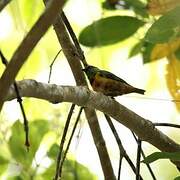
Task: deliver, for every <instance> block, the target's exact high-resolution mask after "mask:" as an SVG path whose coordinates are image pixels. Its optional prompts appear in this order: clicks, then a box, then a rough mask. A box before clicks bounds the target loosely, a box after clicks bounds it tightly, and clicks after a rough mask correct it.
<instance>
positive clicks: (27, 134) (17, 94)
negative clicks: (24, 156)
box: [0, 50, 30, 150]
mask: <svg viewBox="0 0 180 180" xmlns="http://www.w3.org/2000/svg"><path fill="white" fill-rule="evenodd" d="M0 57H1V60H2V63H3V64H4V65H5V66H6V67H7V65H8V61H7V59H6V58H5V56H4V55H3V53H2V51H1V50H0ZM13 85H14V89H15V92H16V96H17V101H18V103H19V106H20V109H21V112H22V115H23V119H24V131H25V146H26V147H27V150H29V146H30V143H29V127H28V120H27V117H26V113H25V110H24V107H23V104H22V98H21V96H20V94H19V90H18V86H17V83H16V82H14V83H13Z"/></svg>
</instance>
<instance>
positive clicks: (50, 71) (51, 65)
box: [48, 49, 62, 83]
mask: <svg viewBox="0 0 180 180" xmlns="http://www.w3.org/2000/svg"><path fill="white" fill-rule="evenodd" d="M61 51H62V49H61V50H59V51H58V53H57V54H56V56H55V57H54V59H53V61H52V63H51V64H50V70H49V78H48V83H50V80H51V73H52V67H53V65H54V62H55V60H56V58H57V57H58V55H59V54H60V52H61Z"/></svg>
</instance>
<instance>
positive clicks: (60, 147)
mask: <svg viewBox="0 0 180 180" xmlns="http://www.w3.org/2000/svg"><path fill="white" fill-rule="evenodd" d="M74 108H75V104H72V105H71V108H70V111H69V113H68V117H67V120H66V124H65V127H64V130H63V135H62V138H61V141H60V146H59V152H58V156H57V162H56V173H55V177H54V179H55V180H58V177H59V175H60V174H59V169H60V162H61V158H62V152H63V147H64V142H65V139H66V135H67V131H68V128H69V124H70V120H71V117H72V114H73V110H74Z"/></svg>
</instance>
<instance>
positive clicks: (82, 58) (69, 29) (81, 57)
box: [61, 11, 88, 67]
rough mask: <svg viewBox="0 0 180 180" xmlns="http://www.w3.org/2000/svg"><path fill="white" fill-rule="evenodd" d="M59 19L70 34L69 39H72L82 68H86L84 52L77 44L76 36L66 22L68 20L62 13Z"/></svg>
mask: <svg viewBox="0 0 180 180" xmlns="http://www.w3.org/2000/svg"><path fill="white" fill-rule="evenodd" d="M61 17H62V20H63V22H64V24H65V25H66V28H67V30H68V32H69V34H70V36H71V38H72V40H73V42H74V45H75V47H76V49H77V52H78V56H79V58H80V60H81V61H82V63H83V65H84V67H87V66H88V63H87V62H86V58H85V56H84V52H83V50H82V49H81V47H80V44H79V42H78V40H77V38H76V35H75V33H74V31H73V29H72V27H71V24H70V23H69V20H68V18H67V17H66V15H65V13H64V12H63V11H62V13H61Z"/></svg>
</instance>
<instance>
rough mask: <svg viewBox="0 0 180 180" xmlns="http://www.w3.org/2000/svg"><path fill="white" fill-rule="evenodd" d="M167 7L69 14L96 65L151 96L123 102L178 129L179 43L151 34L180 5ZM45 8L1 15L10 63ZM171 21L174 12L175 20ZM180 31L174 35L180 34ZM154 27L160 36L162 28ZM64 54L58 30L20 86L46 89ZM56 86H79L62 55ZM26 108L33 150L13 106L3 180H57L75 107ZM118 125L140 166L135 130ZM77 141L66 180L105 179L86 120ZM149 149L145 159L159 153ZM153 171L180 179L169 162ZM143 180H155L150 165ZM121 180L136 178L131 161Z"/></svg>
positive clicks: (6, 119) (3, 138)
mask: <svg viewBox="0 0 180 180" xmlns="http://www.w3.org/2000/svg"><path fill="white" fill-rule="evenodd" d="M153 2H154V4H153V5H154V6H152V3H153ZM157 2H159V3H161V4H160V5H161V6H163V11H162V8H161V9H160V10H158V7H160V5H159V4H158V5H157V6H155V5H156V3H157ZM166 2H167V0H166V1H165V0H164V1H162V2H161V1H149V2H147V1H141V0H138V1H137V0H134V1H132V0H129V1H126V0H124V1H113V0H112V1H110V0H109V1H105V0H104V1H103V0H69V1H67V3H66V5H65V7H64V12H65V14H66V16H67V18H68V19H69V21H70V23H71V26H72V27H73V30H74V32H75V34H76V35H77V37H78V38H79V41H80V43H81V47H82V48H83V50H84V54H85V57H86V60H87V62H88V63H89V64H91V65H94V66H97V67H99V68H101V69H105V70H108V71H111V72H113V73H114V74H116V75H117V76H119V77H121V78H122V79H124V80H125V81H127V82H128V83H130V84H131V85H133V86H135V87H138V88H142V89H145V90H146V94H145V95H144V96H142V95H137V94H129V95H123V96H120V97H117V98H116V100H117V101H119V103H121V104H123V105H125V106H126V107H127V108H129V109H131V110H132V111H134V112H135V113H137V114H139V115H140V116H142V117H144V118H145V119H148V120H151V121H153V122H166V123H176V124H178V123H179V120H180V118H179V117H180V116H179V111H180V103H179V102H180V59H179V57H180V56H179V55H180V53H179V52H180V50H179V49H180V40H179V36H175V35H174V34H170V35H167V33H166V34H165V33H164V31H163V32H162V36H160V37H161V39H160V38H159V36H157V34H156V37H158V38H159V39H160V40H159V39H158V38H157V39H158V40H157V39H155V35H154V36H153V35H152V34H153V32H154V29H153V26H152V24H153V25H155V22H156V20H157V19H158V18H159V17H161V16H162V15H163V14H166V13H167V14H168V13H169V12H171V11H172V9H174V8H175V7H176V6H177V4H176V3H175V1H173V0H171V3H172V4H171V5H169V6H168V8H166V6H165V5H166V4H165V3H166ZM163 3H164V4H163ZM168 3H169V1H168ZM152 7H153V8H152ZM155 7H156V8H155ZM43 9H44V4H43V1H36V0H31V1H28V0H24V1H18V0H12V1H11V3H10V4H9V5H8V6H7V7H6V8H5V9H4V10H2V11H1V12H0V49H1V50H2V52H3V53H4V55H5V56H6V58H7V59H8V60H10V59H11V57H12V55H13V53H14V52H15V50H16V48H17V47H18V45H19V44H20V43H21V41H22V40H23V38H24V37H25V36H26V34H27V32H28V31H29V30H30V28H31V27H32V25H33V24H34V23H35V22H36V20H37V19H38V17H39V16H40V15H41V13H42V12H43ZM172 14H173V13H172V12H171V14H170V15H172ZM108 18H109V19H108ZM162 21H163V20H162ZM108 23H109V24H108ZM118 23H119V24H118ZM160 23H161V22H160ZM165 24H167V22H166V23H165ZM158 25H159V24H158ZM163 25H164V24H162V26H161V29H162V30H163ZM179 26H180V25H179V24H178V25H177V26H175V27H174V26H173V28H176V29H177V27H178V28H179ZM155 28H157V29H156V30H157V31H158V27H157V26H155ZM167 28H168V27H166V29H167ZM150 29H151V30H150ZM157 31H156V32H157ZM99 32H100V33H99ZM178 32H179V31H178ZM163 33H164V34H165V35H164V34H163ZM176 33H177V32H176ZM179 34H180V33H179ZM169 36H171V37H170V38H171V39H170V38H169ZM172 36H173V38H172ZM174 36H175V37H174ZM163 37H164V39H163ZM153 38H154V39H155V40H154V39H153ZM148 39H150V40H149V41H148ZM152 39H153V40H152ZM167 39H168V40H167ZM169 39H170V40H169ZM151 40H152V41H151ZM60 49H61V47H60V45H59V43H58V41H57V38H56V35H55V33H54V30H53V28H52V27H51V28H50V29H49V30H48V32H47V33H46V34H45V36H44V37H43V38H42V39H41V40H40V42H39V43H38V44H37V46H36V47H35V49H34V50H33V52H32V54H31V55H30V56H29V58H28V61H27V62H26V64H25V65H24V66H23V68H22V69H21V71H20V73H19V74H18V76H17V78H16V79H17V80H22V79H36V80H37V81H40V82H45V83H47V82H48V77H49V72H50V64H51V63H52V61H53V59H54V57H55V56H56V54H57V53H58V51H59V50H60ZM3 71H4V66H3V64H2V63H0V73H1V74H2V73H3ZM50 83H54V84H58V85H75V81H74V79H73V75H72V72H71V69H70V67H69V65H68V63H67V60H66V58H65V56H64V55H63V53H62V52H61V53H60V54H59V56H58V58H57V59H56V61H55V63H54V65H53V69H52V75H51V82H50ZM173 100H175V101H173ZM178 101H179V102H178ZM23 105H24V107H25V112H26V115H27V118H28V120H29V127H30V144H31V146H30V151H29V152H28V153H27V152H26V148H25V146H24V129H23V119H22V115H21V111H20V108H19V105H18V103H17V100H13V101H10V102H6V103H5V104H4V107H3V111H2V112H1V117H0V147H1V153H0V179H2V180H4V179H18V180H19V179H38V180H39V179H52V177H53V175H54V173H55V160H56V155H57V152H58V144H59V142H60V137H61V135H62V130H63V127H64V124H65V121H66V118H67V115H68V111H69V108H70V106H71V105H70V104H69V103H61V104H55V105H54V104H51V103H49V102H46V101H43V100H38V99H33V98H23ZM78 111H79V107H76V109H75V110H74V113H73V119H72V122H71V129H72V126H73V123H74V121H75V119H76V117H77V113H78ZM97 114H98V118H99V123H100V125H101V128H102V132H103V135H104V138H105V140H106V145H107V148H108V151H109V154H110V158H111V160H112V164H113V168H114V171H115V173H117V171H118V163H119V150H118V146H117V144H116V141H115V139H114V136H113V134H112V132H111V130H110V129H109V128H108V124H107V122H106V120H105V118H104V115H103V114H102V113H101V112H97ZM114 125H115V126H116V129H117V131H118V133H119V136H120V138H121V140H122V143H123V145H124V147H125V149H126V151H127V153H128V155H129V156H130V157H131V159H132V160H133V161H134V162H136V149H137V144H136V142H135V140H134V139H133V136H132V134H131V132H130V130H129V129H127V128H126V127H124V126H122V125H121V124H119V123H117V122H115V121H114ZM159 129H160V130H162V131H163V132H164V133H165V134H167V135H168V136H169V137H171V138H172V139H174V140H175V141H176V142H177V143H178V142H180V133H179V130H178V129H175V128H168V127H161V128H159ZM75 134H76V135H75V136H74V138H73V141H72V144H71V146H70V150H69V152H68V155H67V158H66V161H65V164H64V168H63V174H62V175H63V176H62V179H66V180H69V179H85V180H86V179H87V180H88V179H98V180H100V179H103V173H102V170H101V166H100V162H99V158H98V154H97V151H96V148H95V146H94V143H93V139H92V135H91V132H90V130H89V127H88V124H87V121H86V119H85V116H84V114H83V115H82V116H81V119H80V122H79V124H78V127H77V129H76V133H75ZM143 150H144V151H145V154H146V155H149V154H151V153H152V152H154V151H157V149H156V148H154V147H152V146H151V145H150V144H147V143H144V142H143ZM151 167H152V169H153V171H154V173H155V175H156V177H157V179H158V180H169V179H173V178H174V177H176V176H177V175H178V171H177V169H176V167H175V166H174V165H173V164H172V163H170V162H169V161H168V160H160V161H156V162H154V163H152V164H151ZM166 169H167V170H166ZM141 174H142V177H144V179H151V176H150V174H149V171H148V170H147V167H146V165H145V164H142V165H141ZM121 177H122V179H126V180H132V179H135V175H134V174H133V172H132V170H131V169H130V167H129V166H128V164H127V162H126V161H125V160H123V166H122V174H121Z"/></svg>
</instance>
